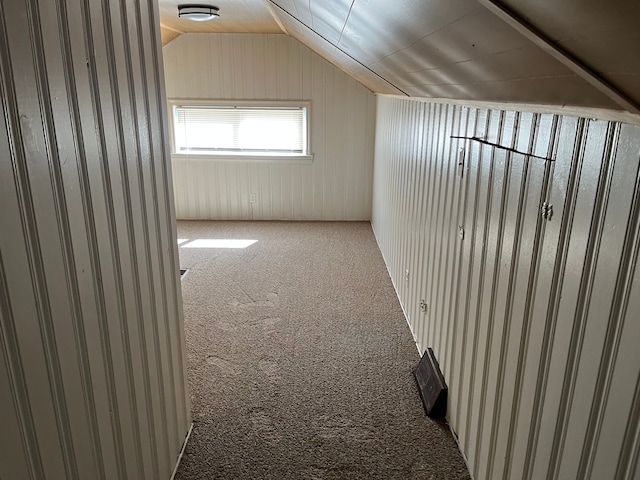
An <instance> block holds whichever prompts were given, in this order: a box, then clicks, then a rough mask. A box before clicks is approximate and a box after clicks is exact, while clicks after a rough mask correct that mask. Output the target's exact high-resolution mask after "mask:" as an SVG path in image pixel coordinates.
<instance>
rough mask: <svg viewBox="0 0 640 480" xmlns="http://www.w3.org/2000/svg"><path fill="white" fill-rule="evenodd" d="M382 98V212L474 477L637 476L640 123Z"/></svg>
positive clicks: (376, 207)
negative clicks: (548, 212)
mask: <svg viewBox="0 0 640 480" xmlns="http://www.w3.org/2000/svg"><path fill="white" fill-rule="evenodd" d="M413 104H421V105H423V107H422V109H421V108H415V105H413ZM377 107H378V108H377V126H376V130H377V132H376V143H375V147H376V148H375V174H374V197H373V220H372V225H373V228H374V231H375V234H376V238H377V240H378V243H379V245H380V249H381V251H382V253H383V256H384V258H385V261H386V263H387V266H388V269H389V273H390V275H391V278H392V280H393V283H394V285H395V287H396V292H397V293H398V296H399V299H400V303H401V305H402V307H403V310H404V312H405V315H406V316H407V322H408V324H409V326H410V327H411V330H412V332H413V334H414V338H415V340H416V343H417V346H418V349H419V350H420V351H421V352H422V351H424V349H425V348H426V347H432V348H433V349H434V352H435V353H436V356H437V357H438V358H439V360H440V366H441V368H442V370H443V373H444V375H445V379H446V381H447V383H448V385H449V410H448V412H449V413H448V420H449V422H450V425H451V428H452V430H453V431H454V433H455V434H456V436H457V437H458V442H459V445H460V447H461V450H462V452H463V454H464V455H465V456H466V458H467V461H468V465H469V466H470V469H471V473H472V475H473V476H474V478H476V479H491V480H493V479H498V478H500V479H503V480H509V479H511V478H547V476H549V478H585V479H586V478H633V476H634V475H635V474H636V468H637V461H638V449H639V447H638V445H640V441H639V440H638V432H639V431H640V429H638V421H640V417H638V414H637V406H638V398H639V397H640V396H639V395H638V391H637V390H638V387H637V385H638V384H637V383H635V380H636V379H638V378H640V377H639V376H640V353H638V351H637V348H635V347H632V344H633V340H632V338H637V335H638V334H640V326H639V325H638V324H637V322H636V321H635V320H632V318H634V317H633V315H635V313H632V312H634V311H637V309H638V308H640V304H639V303H638V302H640V300H638V299H636V294H635V292H636V291H637V290H638V288H640V280H639V277H640V275H639V274H638V269H637V268H636V266H637V261H638V255H639V249H640V247H638V239H639V238H640V218H638V217H639V215H640V213H639V212H640V210H639V209H640V207H639V206H638V202H639V199H638V195H639V193H638V188H639V186H638V182H639V180H638V178H639V173H640V154H639V153H638V152H640V144H639V142H640V140H638V138H640V129H639V128H638V127H634V126H630V125H622V124H617V123H610V122H606V121H600V120H591V119H576V118H571V117H560V116H557V115H549V114H531V113H523V112H507V111H500V110H481V109H475V108H469V107H464V106H453V105H449V106H447V105H442V104H430V103H428V102H424V101H415V100H410V99H402V98H392V97H378V106H377ZM421 118H424V125H421V124H420V121H421ZM451 136H462V137H465V136H478V137H482V138H485V139H486V140H487V141H490V142H493V143H498V144H501V145H505V146H510V147H512V148H514V149H517V150H519V151H522V152H529V153H530V154H531V155H536V156H540V157H546V158H552V159H554V161H544V160H541V159H539V158H536V157H533V156H530V155H526V154H518V153H512V152H505V151H504V150H498V149H494V148H493V147H491V146H487V145H480V144H478V143H477V142H473V141H463V140H459V139H455V141H454V140H453V139H450V138H449V137H451ZM460 148H464V149H465V152H464V168H463V169H462V172H460V170H459V169H458V162H459V160H460V152H459V149H460ZM460 173H462V176H460ZM544 202H549V203H550V204H552V205H553V209H554V213H553V215H552V216H551V217H550V218H544V217H543V215H542V212H541V206H542V204H543V203H544ZM459 227H462V228H463V232H462V238H461V236H460V232H459V230H458V229H459ZM405 269H409V270H410V272H411V276H410V282H409V285H405V283H406V282H405V279H404V276H405V273H404V272H405ZM422 298H425V300H426V301H427V302H428V304H429V309H428V312H427V313H426V314H425V313H423V312H420V309H419V302H420V300H421V299H422ZM594 372H595V373H596V374H595V375H594ZM629 378H632V379H633V382H629ZM614 391H615V392H616V395H613V392H614Z"/></svg>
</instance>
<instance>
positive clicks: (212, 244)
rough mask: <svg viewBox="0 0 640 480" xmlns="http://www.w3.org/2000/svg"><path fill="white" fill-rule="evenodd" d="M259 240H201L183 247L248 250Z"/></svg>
mask: <svg viewBox="0 0 640 480" xmlns="http://www.w3.org/2000/svg"><path fill="white" fill-rule="evenodd" d="M256 242H257V240H238V239H230V238H224V239H222V238H200V239H198V240H193V241H191V242H189V243H187V244H184V245H182V247H183V248H247V247H249V246H251V245H253V244H254V243H256Z"/></svg>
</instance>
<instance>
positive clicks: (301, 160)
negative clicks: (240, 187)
mask: <svg viewBox="0 0 640 480" xmlns="http://www.w3.org/2000/svg"><path fill="white" fill-rule="evenodd" d="M171 160H178V161H198V160H201V161H206V162H232V163H238V162H243V163H247V162H248V163H281V164H282V163H285V164H295V165H308V164H311V163H313V154H311V155H233V154H223V155H222V154H210V153H172V154H171Z"/></svg>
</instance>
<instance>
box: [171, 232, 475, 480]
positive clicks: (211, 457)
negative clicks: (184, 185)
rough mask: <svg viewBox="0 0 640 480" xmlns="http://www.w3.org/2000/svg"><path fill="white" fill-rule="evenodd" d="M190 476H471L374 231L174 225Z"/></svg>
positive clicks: (185, 462) (433, 479) (182, 479)
mask: <svg viewBox="0 0 640 480" xmlns="http://www.w3.org/2000/svg"><path fill="white" fill-rule="evenodd" d="M178 237H179V238H180V239H187V240H190V241H193V240H196V239H247V240H257V242H256V243H254V244H252V245H250V246H248V247H246V248H243V249H228V248H224V249H223V248H187V247H188V246H189V243H183V244H182V245H184V247H181V248H180V261H181V266H182V267H183V268H184V267H187V268H190V271H189V273H188V274H187V276H186V277H185V278H184V280H183V281H182V289H183V295H184V311H185V324H186V326H185V328H186V338H187V349H188V353H187V355H188V375H189V385H190V392H191V401H192V412H193V424H194V427H193V433H192V435H191V439H190V441H189V444H188V446H187V448H186V451H185V455H184V457H183V459H182V463H181V465H180V468H179V470H178V474H177V476H176V478H177V479H179V480H187V479H189V480H192V479H274V480H275V479H277V480H280V479H426V480H439V479H443V480H444V479H451V480H453V479H468V478H470V477H469V474H468V473H467V469H466V466H465V464H464V461H463V459H462V457H461V455H460V453H459V451H458V449H457V446H456V444H455V441H454V439H453V437H452V436H451V434H450V432H449V430H448V428H447V426H446V425H444V424H440V423H437V422H434V421H432V420H431V419H429V418H428V417H426V416H425V414H424V410H423V408H422V404H421V401H420V397H419V395H418V391H417V389H416V386H415V381H414V379H413V375H412V369H413V368H414V367H415V366H416V365H417V362H418V360H419V356H418V352H417V350H416V347H415V345H414V343H413V340H412V338H411V333H410V331H409V328H408V326H407V325H406V322H405V320H404V317H403V314H402V311H401V309H400V305H399V303H398V300H397V298H396V296H395V293H394V290H393V286H392V284H391V281H390V279H389V276H388V274H387V271H386V268H385V265H384V262H383V259H382V257H381V255H380V251H379V249H378V247H377V245H376V243H375V239H374V236H373V232H372V231H371V226H370V225H369V223H363V222H361V223H300V222H191V221H189V222H187V221H180V222H178Z"/></svg>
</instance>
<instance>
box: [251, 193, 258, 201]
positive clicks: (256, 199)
mask: <svg viewBox="0 0 640 480" xmlns="http://www.w3.org/2000/svg"><path fill="white" fill-rule="evenodd" d="M249 201H250V202H251V203H258V196H257V195H256V194H255V193H250V194H249Z"/></svg>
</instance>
